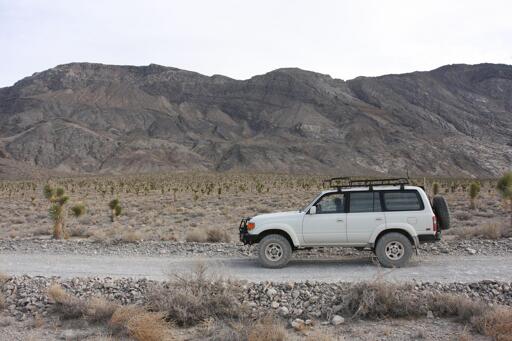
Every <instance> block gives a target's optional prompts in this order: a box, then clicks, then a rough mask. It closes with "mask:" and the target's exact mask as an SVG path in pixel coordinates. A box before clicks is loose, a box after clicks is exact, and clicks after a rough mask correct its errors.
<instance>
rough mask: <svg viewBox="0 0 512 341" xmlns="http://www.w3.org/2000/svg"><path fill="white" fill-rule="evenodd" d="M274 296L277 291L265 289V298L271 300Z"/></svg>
mask: <svg viewBox="0 0 512 341" xmlns="http://www.w3.org/2000/svg"><path fill="white" fill-rule="evenodd" d="M275 295H277V290H276V289H274V288H268V289H267V296H268V297H270V298H272V297H274V296H275Z"/></svg>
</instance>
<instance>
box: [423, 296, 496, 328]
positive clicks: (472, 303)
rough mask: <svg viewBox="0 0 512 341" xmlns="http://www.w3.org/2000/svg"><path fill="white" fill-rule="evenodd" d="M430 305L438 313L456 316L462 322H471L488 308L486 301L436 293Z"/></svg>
mask: <svg viewBox="0 0 512 341" xmlns="http://www.w3.org/2000/svg"><path fill="white" fill-rule="evenodd" d="M429 305H430V310H432V311H433V312H435V313H436V314H437V315H439V316H446V317H456V318H457V319H458V320H459V321H461V322H470V321H471V319H472V318H473V317H475V316H480V315H482V314H483V313H484V312H485V311H486V310H487V309H488V306H487V304H485V302H482V301H478V300H472V299H469V298H467V297H463V296H457V295H454V294H434V295H432V297H431V299H430V302H429Z"/></svg>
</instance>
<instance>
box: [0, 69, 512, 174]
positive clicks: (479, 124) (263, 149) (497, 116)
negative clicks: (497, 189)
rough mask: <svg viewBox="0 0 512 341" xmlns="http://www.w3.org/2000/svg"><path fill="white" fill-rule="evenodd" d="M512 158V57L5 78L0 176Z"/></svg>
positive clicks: (499, 168) (485, 162) (437, 169)
mask: <svg viewBox="0 0 512 341" xmlns="http://www.w3.org/2000/svg"><path fill="white" fill-rule="evenodd" d="M511 165H512V66H511V65H494V64H480V65H450V66H444V67H441V68H438V69H436V70H433V71H429V72H414V73H409V74H402V75H386V76H381V77H370V78H369V77H358V78H356V79H353V80H349V81H343V80H340V79H333V78H331V77H330V76H328V75H323V74H319V73H314V72H309V71H304V70H300V69H278V70H275V71H272V72H269V73H267V74H264V75H260V76H255V77H253V78H251V79H248V80H243V81H242V80H235V79H231V78H228V77H224V76H219V75H215V76H212V77H207V76H204V75H201V74H198V73H194V72H189V71H184V70H179V69H175V68H171V67H164V66H159V65H149V66H142V67H135V66H115V65H102V64H88V63H72V64H66V65H60V66H57V67H55V68H53V69H50V70H46V71H44V72H40V73H36V74H34V75H32V76H30V77H27V78H24V79H22V80H21V81H19V82H17V83H16V84H14V85H13V86H12V87H7V88H0V177H8V176H9V175H12V174H15V175H25V174H27V173H30V172H33V171H38V172H43V173H44V172H48V171H49V170H51V171H52V172H59V173H121V172H161V171H171V170H191V169H194V170H216V171H225V170H244V171H276V172H322V173H335V174H376V173H387V174H401V175H405V173H406V170H408V171H409V174H411V175H421V174H428V175H446V176H450V175H463V176H468V175H477V176H493V175H497V174H499V173H501V172H503V171H504V170H505V169H507V168H510V167H511Z"/></svg>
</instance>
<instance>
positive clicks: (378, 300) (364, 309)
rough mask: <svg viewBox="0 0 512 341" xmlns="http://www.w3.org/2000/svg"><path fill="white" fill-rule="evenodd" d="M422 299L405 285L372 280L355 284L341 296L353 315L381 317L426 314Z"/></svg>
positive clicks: (371, 317)
mask: <svg viewBox="0 0 512 341" xmlns="http://www.w3.org/2000/svg"><path fill="white" fill-rule="evenodd" d="M423 300H424V299H422V297H421V296H418V295H414V294H413V293H412V291H411V290H409V289H408V288H407V287H404V286H399V285H396V284H392V283H388V282H384V281H374V282H361V283H358V284H355V285H354V286H353V287H352V288H351V289H350V290H349V292H348V293H347V295H346V296H345V297H344V298H343V304H344V308H345V311H346V312H348V313H349V314H351V315H352V316H353V317H362V318H370V319H381V318H386V317H392V318H397V317H398V318H400V317H410V316H420V315H426V313H427V309H426V306H425V302H424V301H423Z"/></svg>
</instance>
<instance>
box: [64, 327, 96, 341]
mask: <svg viewBox="0 0 512 341" xmlns="http://www.w3.org/2000/svg"><path fill="white" fill-rule="evenodd" d="M94 334H95V333H94V331H92V330H74V329H66V330H64V331H63V332H62V333H60V334H59V339H61V340H70V341H71V340H73V341H74V340H82V339H86V338H88V337H90V336H93V335H94Z"/></svg>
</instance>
